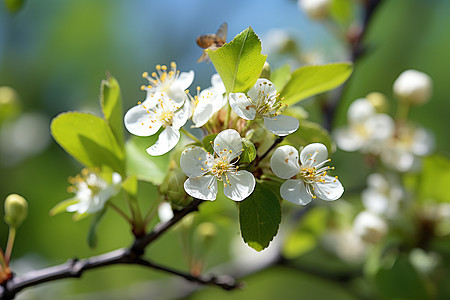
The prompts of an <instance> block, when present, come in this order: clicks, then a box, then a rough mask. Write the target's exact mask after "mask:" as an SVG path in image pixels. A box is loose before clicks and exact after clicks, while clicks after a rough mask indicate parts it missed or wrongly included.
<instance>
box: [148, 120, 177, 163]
mask: <svg viewBox="0 0 450 300" xmlns="http://www.w3.org/2000/svg"><path fill="white" fill-rule="evenodd" d="M179 139H180V132H179V131H178V130H176V129H174V128H173V127H172V126H167V127H166V129H164V130H163V131H162V132H161V133H160V134H159V137H158V140H157V141H156V143H155V144H154V145H153V146H151V147H149V148H147V153H148V154H150V155H152V156H158V155H163V154H165V153H167V152H169V151H170V150H172V149H173V148H174V147H175V146H176V145H177V143H178V140H179Z"/></svg>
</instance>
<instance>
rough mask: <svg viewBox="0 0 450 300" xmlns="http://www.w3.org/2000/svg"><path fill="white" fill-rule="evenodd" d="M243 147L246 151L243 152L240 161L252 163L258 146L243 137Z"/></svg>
mask: <svg viewBox="0 0 450 300" xmlns="http://www.w3.org/2000/svg"><path fill="white" fill-rule="evenodd" d="M242 147H243V149H244V151H243V152H242V154H241V159H240V160H239V162H242V163H245V162H247V163H251V162H252V161H253V160H254V159H255V158H256V148H255V145H253V143H252V142H250V141H249V140H247V139H245V138H243V139H242Z"/></svg>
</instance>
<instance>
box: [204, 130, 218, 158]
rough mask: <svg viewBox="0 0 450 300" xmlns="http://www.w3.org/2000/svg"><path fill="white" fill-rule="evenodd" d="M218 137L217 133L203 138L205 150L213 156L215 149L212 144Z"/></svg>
mask: <svg viewBox="0 0 450 300" xmlns="http://www.w3.org/2000/svg"><path fill="white" fill-rule="evenodd" d="M216 136H217V133H213V134H210V135H207V136H205V137H204V138H203V140H202V144H203V147H204V148H205V150H206V152H209V153H211V154H213V153H214V149H213V147H212V145H211V143H212V142H214V139H215V138H216Z"/></svg>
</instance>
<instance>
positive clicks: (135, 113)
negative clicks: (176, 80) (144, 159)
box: [124, 91, 189, 156]
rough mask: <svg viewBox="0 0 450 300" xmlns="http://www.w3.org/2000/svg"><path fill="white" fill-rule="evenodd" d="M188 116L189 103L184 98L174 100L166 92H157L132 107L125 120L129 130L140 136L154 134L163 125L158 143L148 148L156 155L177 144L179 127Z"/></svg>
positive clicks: (149, 152) (148, 150) (167, 150)
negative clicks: (178, 100) (180, 100)
mask: <svg viewBox="0 0 450 300" xmlns="http://www.w3.org/2000/svg"><path fill="white" fill-rule="evenodd" d="M183 93H184V91H183ZM184 96H186V94H184ZM188 117H189V105H187V104H185V103H184V100H183V101H182V102H177V101H173V100H172V99H171V98H169V96H168V95H167V94H166V93H157V94H151V95H150V96H149V97H147V99H146V100H145V101H144V102H143V103H139V104H138V105H136V106H133V107H132V108H130V109H129V110H128V111H127V112H126V114H125V117H124V122H125V127H126V128H127V130H128V131H129V132H131V133H132V134H135V135H138V136H150V135H154V134H155V133H157V132H158V130H159V129H160V128H161V127H163V128H164V130H163V131H162V132H161V133H160V135H159V137H158V140H157V141H156V143H155V144H154V145H153V146H151V147H149V148H147V153H148V154H150V155H152V156H156V155H162V154H165V153H167V152H169V151H170V150H172V149H173V148H174V147H175V146H176V145H177V143H178V141H179V140H180V132H179V129H180V128H181V127H182V126H183V125H184V124H185V123H186V122H187V119H188Z"/></svg>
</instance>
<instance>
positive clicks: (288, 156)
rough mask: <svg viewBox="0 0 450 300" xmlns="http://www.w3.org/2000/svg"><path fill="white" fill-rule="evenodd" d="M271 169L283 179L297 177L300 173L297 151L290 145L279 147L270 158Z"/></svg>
mask: <svg viewBox="0 0 450 300" xmlns="http://www.w3.org/2000/svg"><path fill="white" fill-rule="evenodd" d="M270 167H271V168H272V172H273V173H274V174H275V175H276V176H278V177H280V178H282V179H289V178H291V177H292V176H294V175H296V174H297V173H298V172H300V166H299V164H298V151H297V149H295V148H294V147H292V146H289V145H284V146H281V147H278V148H277V149H276V150H275V151H274V152H273V154H272V157H271V158H270Z"/></svg>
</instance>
